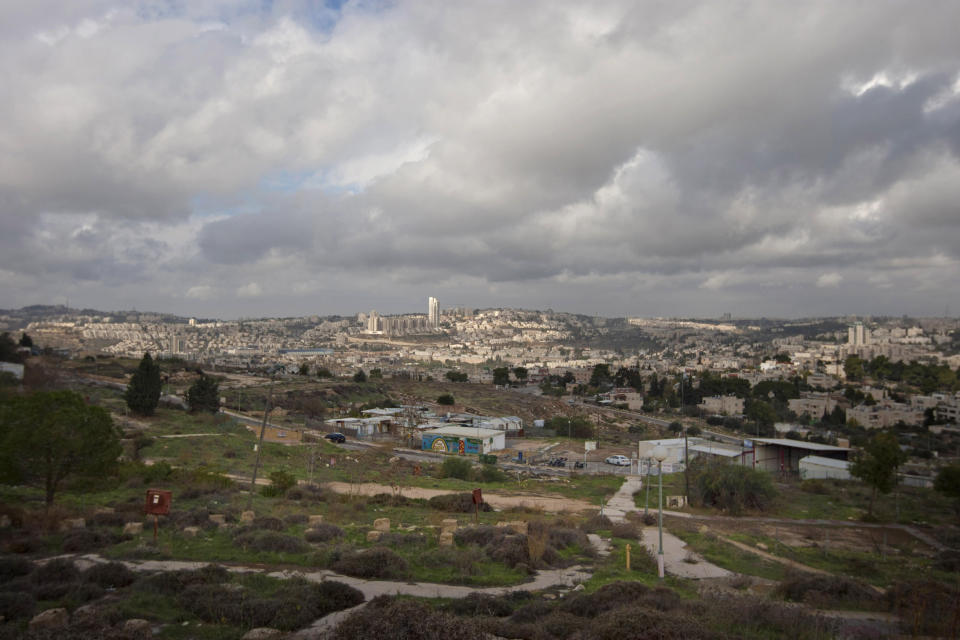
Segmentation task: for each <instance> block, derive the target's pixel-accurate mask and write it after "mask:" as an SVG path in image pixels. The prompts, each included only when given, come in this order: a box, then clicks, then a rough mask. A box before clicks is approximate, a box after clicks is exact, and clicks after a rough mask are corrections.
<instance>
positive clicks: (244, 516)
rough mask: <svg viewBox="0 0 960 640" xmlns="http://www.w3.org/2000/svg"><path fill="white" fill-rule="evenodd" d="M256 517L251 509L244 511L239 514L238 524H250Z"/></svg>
mask: <svg viewBox="0 0 960 640" xmlns="http://www.w3.org/2000/svg"><path fill="white" fill-rule="evenodd" d="M256 517H257V516H256V514H254V512H253V511H244V512H243V513H241V514H240V524H250V523H251V522H253V521H254V519H255V518H256Z"/></svg>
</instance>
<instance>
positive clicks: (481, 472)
mask: <svg viewBox="0 0 960 640" xmlns="http://www.w3.org/2000/svg"><path fill="white" fill-rule="evenodd" d="M476 477H477V481H478V482H503V481H505V480H507V479H508V478H507V474H505V473H504V472H503V471H501V470H500V469H497V468H496V467H493V466H490V465H488V464H485V465H482V466H481V467H480V469H478V470H477V474H476Z"/></svg>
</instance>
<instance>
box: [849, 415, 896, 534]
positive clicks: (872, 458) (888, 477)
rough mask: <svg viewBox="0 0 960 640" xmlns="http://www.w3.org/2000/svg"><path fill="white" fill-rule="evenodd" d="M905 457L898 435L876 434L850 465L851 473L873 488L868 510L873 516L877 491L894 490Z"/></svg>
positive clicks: (886, 491) (888, 491)
mask: <svg viewBox="0 0 960 640" xmlns="http://www.w3.org/2000/svg"><path fill="white" fill-rule="evenodd" d="M905 459H906V456H905V455H904V454H903V452H902V451H901V450H900V444H899V443H898V442H897V437H896V436H895V435H894V434H893V433H890V432H883V433H878V434H877V435H875V436H874V437H873V438H872V439H871V440H870V442H869V443H868V444H867V446H866V447H865V448H864V449H863V451H861V452H860V453H859V455H857V457H856V458H854V460H853V464H851V465H850V475H852V476H853V477H855V478H859V479H860V480H862V481H863V482H864V483H866V484H867V485H869V486H870V487H871V488H872V489H873V492H872V493H871V494H870V506H869V508H868V510H867V511H868V513H869V515H870V516H871V517H872V516H873V503H874V501H875V500H876V498H877V493H884V494H886V493H890V492H891V491H892V490H893V488H894V487H895V486H896V484H897V468H898V467H899V466H900V465H901V464H902V463H903V461H904V460H905Z"/></svg>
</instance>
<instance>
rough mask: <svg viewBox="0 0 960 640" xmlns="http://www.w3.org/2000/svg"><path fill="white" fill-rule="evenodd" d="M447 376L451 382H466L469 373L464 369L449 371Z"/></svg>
mask: <svg viewBox="0 0 960 640" xmlns="http://www.w3.org/2000/svg"><path fill="white" fill-rule="evenodd" d="M446 378H447V380H449V381H450V382H466V381H467V380H468V377H467V374H465V373H463V372H462V371H447V374H446Z"/></svg>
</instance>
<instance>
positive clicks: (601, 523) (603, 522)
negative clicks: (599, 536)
mask: <svg viewBox="0 0 960 640" xmlns="http://www.w3.org/2000/svg"><path fill="white" fill-rule="evenodd" d="M612 526H613V522H611V520H610V518H608V517H607V516H602V515H600V514H599V513H595V514H593V515H592V516H590V517H589V518H587V520H586V521H584V523H583V524H581V525H580V528H581V529H583V530H584V531H586V532H587V533H595V532H597V531H600V530H602V529H610V528H611V527H612Z"/></svg>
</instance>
